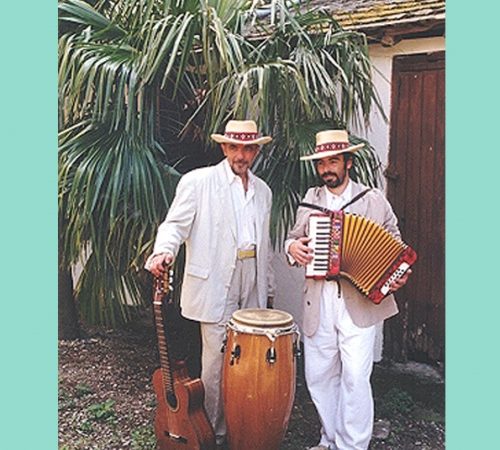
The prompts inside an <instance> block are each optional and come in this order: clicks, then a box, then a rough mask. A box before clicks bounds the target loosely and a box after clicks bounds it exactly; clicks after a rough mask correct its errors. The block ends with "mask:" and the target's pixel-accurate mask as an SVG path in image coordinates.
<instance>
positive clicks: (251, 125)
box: [210, 120, 273, 145]
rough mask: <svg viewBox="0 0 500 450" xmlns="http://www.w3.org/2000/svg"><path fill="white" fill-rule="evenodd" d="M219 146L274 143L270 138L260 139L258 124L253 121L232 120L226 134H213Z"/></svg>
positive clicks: (212, 136)
mask: <svg viewBox="0 0 500 450" xmlns="http://www.w3.org/2000/svg"><path fill="white" fill-rule="evenodd" d="M210 137H211V138H212V139H213V140H214V141H215V142H218V143H219V144H244V145H252V144H258V145H262V144H267V143H268V142H271V141H272V139H273V138H272V137H270V136H261V137H259V135H258V132H257V124H256V123H255V122H254V121H253V120H230V121H229V122H228V123H227V125H226V130H225V131H224V134H212V135H211V136H210Z"/></svg>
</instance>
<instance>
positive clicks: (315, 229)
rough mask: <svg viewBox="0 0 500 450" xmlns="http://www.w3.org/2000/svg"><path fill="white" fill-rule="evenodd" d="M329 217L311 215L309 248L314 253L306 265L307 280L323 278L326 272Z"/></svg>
mask: <svg viewBox="0 0 500 450" xmlns="http://www.w3.org/2000/svg"><path fill="white" fill-rule="evenodd" d="M330 229H331V225H330V216H326V215H315V214H313V215H311V217H310V227H309V237H310V238H311V240H310V242H309V247H310V248H311V249H312V250H313V252H314V257H313V260H312V261H311V262H310V263H309V264H307V265H306V277H307V278H318V279H320V278H325V274H326V272H327V271H328V256H329V253H330V252H329V249H330Z"/></svg>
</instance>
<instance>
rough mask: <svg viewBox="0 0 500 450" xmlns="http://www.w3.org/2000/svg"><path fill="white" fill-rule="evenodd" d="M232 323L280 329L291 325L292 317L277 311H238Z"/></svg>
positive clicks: (234, 314)
mask: <svg viewBox="0 0 500 450" xmlns="http://www.w3.org/2000/svg"><path fill="white" fill-rule="evenodd" d="M233 321H235V322H239V323H241V324H244V325H253V326H257V327H282V326H286V325H291V324H292V323H293V316H292V315H291V314H288V313H287V312H285V311H280V310H279V309H253V308H252V309H239V310H237V311H235V312H234V313H233Z"/></svg>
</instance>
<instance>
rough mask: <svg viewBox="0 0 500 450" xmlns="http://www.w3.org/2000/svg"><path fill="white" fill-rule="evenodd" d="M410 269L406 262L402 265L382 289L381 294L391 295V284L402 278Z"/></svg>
mask: <svg viewBox="0 0 500 450" xmlns="http://www.w3.org/2000/svg"><path fill="white" fill-rule="evenodd" d="M409 268H410V265H409V264H408V263H406V262H403V263H401V265H400V266H399V267H398V268H397V269H396V271H395V272H394V273H393V274H392V275H391V276H390V277H389V278H388V279H387V281H386V282H385V283H384V284H383V286H382V287H381V288H380V292H382V294H383V295H387V294H388V293H389V289H390V286H391V284H392V283H393V282H394V281H396V280H397V279H399V278H401V277H402V276H403V275H404V273H405V272H406V271H407V270H408V269H409Z"/></svg>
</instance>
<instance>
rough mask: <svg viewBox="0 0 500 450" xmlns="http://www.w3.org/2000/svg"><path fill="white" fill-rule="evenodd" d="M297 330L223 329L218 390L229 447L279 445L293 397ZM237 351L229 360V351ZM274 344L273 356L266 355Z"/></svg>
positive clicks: (249, 449) (248, 449)
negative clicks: (272, 336) (280, 332)
mask: <svg viewBox="0 0 500 450" xmlns="http://www.w3.org/2000/svg"><path fill="white" fill-rule="evenodd" d="M295 339H296V334H295V333H290V334H284V335H281V336H278V337H276V339H275V341H274V344H273V343H272V342H271V340H270V339H269V338H268V337H267V336H265V335H259V334H247V333H240V332H236V331H234V330H228V338H227V343H226V350H225V355H224V368H223V395H224V412H225V417H226V424H227V437H228V443H229V448H230V449H231V450H278V449H279V447H280V444H281V442H282V440H283V436H284V434H285V431H286V429H287V426H288V421H289V419H290V414H291V411H292V406H293V400H294V396H295V374H296V361H295V359H296V358H295V355H294V345H295V342H294V341H295ZM237 345H239V347H240V352H241V353H240V356H239V357H238V358H234V361H233V364H231V358H232V355H231V352H232V350H233V349H234V348H235V347H236V346H237ZM271 347H274V349H275V352H276V361H275V362H274V363H270V362H268V360H267V358H266V354H267V352H268V350H269V349H270V348H271Z"/></svg>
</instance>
